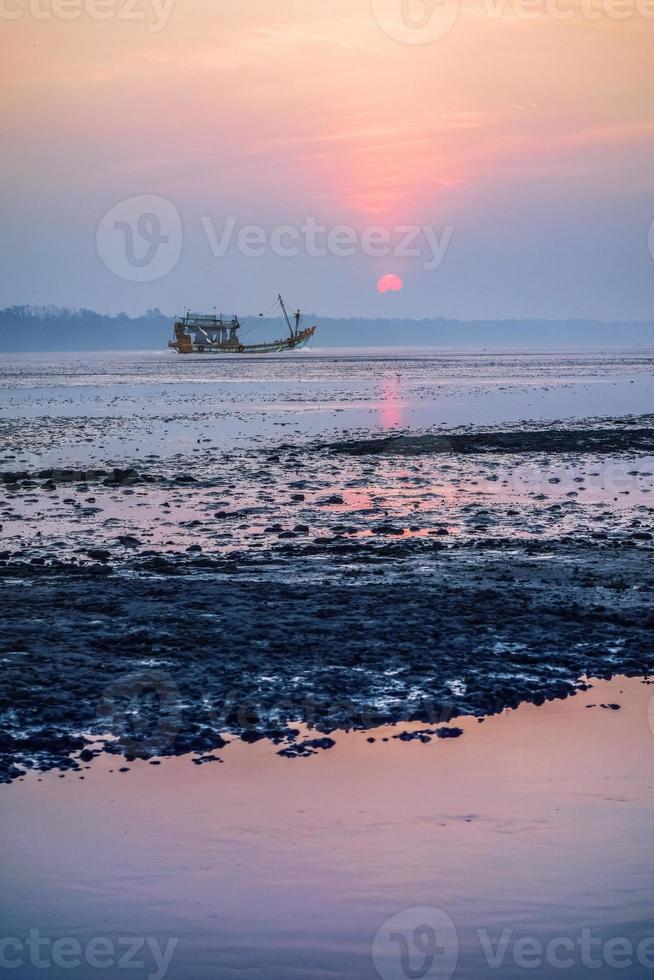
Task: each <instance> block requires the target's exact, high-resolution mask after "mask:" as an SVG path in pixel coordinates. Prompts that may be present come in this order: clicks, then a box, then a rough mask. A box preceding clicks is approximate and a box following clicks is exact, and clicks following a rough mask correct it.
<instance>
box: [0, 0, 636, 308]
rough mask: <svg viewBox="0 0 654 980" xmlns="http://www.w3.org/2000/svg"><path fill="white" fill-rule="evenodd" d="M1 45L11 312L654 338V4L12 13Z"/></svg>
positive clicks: (321, 0)
mask: <svg viewBox="0 0 654 980" xmlns="http://www.w3.org/2000/svg"><path fill="white" fill-rule="evenodd" d="M0 33H1V36H2V38H3V40H4V42H5V43H4V44H3V58H2V60H1V61H0V74H1V75H2V85H1V88H0V100H1V101H0V112H1V123H2V132H3V134H4V140H3V154H2V160H1V162H0V168H1V177H2V191H1V193H2V198H3V210H2V213H3V219H2V224H1V227H0V262H1V263H2V269H3V275H2V277H0V305H2V306H6V305H11V304H36V305H40V304H55V305H59V306H72V307H90V308H93V309H97V310H100V311H103V312H117V311H119V310H125V311H127V312H129V313H139V312H142V311H144V310H146V309H148V308H152V307H155V306H156V307H159V308H161V309H162V310H164V311H166V312H170V313H174V312H178V311H181V310H183V309H184V308H187V307H190V308H192V309H205V310H210V309H211V308H212V307H213V306H216V307H217V308H218V309H220V310H223V311H230V312H231V311H232V310H238V311H239V312H241V313H250V312H259V311H262V312H265V311H266V310H267V309H268V308H269V307H270V305H271V303H272V301H273V300H274V298H275V296H276V294H277V293H278V292H279V291H281V292H282V293H283V294H284V295H285V296H286V297H287V299H288V301H289V304H290V305H292V306H297V305H299V306H302V308H303V309H306V310H309V311H312V312H315V313H322V314H324V315H329V316H348V315H352V316H361V315H369V316H395V315H397V316H400V315H401V316H403V317H407V316H409V317H433V316H447V317H460V318H463V319H476V318H503V317H511V318H526V317H547V318H558V317H563V318H567V317H584V318H593V319H600V320H631V319H654V226H653V225H652V222H654V167H653V166H652V164H653V161H654V153H653V150H654V99H653V98H652V89H653V83H654V58H652V49H653V42H654V0H459V2H457V0H274V2H272V0H247V2H244V0H0ZM388 276H396V277H399V280H400V281H401V282H402V283H403V287H402V288H401V289H397V288H390V289H387V290H386V291H380V289H379V288H378V283H379V280H380V279H382V278H383V277H388ZM390 281H391V280H389V279H385V282H386V283H388V282H390ZM392 281H393V282H395V280H392ZM382 288H383V284H382Z"/></svg>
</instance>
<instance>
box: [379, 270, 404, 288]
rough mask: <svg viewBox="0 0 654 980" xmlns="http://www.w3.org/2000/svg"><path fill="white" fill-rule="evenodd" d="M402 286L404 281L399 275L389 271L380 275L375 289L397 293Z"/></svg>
mask: <svg viewBox="0 0 654 980" xmlns="http://www.w3.org/2000/svg"><path fill="white" fill-rule="evenodd" d="M403 286H404V283H403V282H402V280H401V279H400V277H399V276H396V275H395V273H394V272H390V273H389V274H388V275H386V276H382V277H381V279H380V280H379V282H378V283H377V291H378V292H380V293H389V292H391V293H399V291H400V289H402V287H403Z"/></svg>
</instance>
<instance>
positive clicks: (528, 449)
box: [329, 420, 654, 456]
mask: <svg viewBox="0 0 654 980" xmlns="http://www.w3.org/2000/svg"><path fill="white" fill-rule="evenodd" d="M329 448H330V449H331V450H332V452H335V453H349V454H351V455H353V456H371V455H377V454H385V455H392V456H420V455H423V454H432V453H457V454H460V455H469V454H473V453H498V454H503V453H597V454H601V455H604V454H611V455H617V454H620V453H631V452H635V453H643V454H648V453H649V454H651V453H653V452H654V428H651V427H648V426H645V425H644V426H642V427H639V428H632V427H630V425H629V423H628V422H627V421H626V420H619V421H618V422H617V423H616V424H613V425H612V426H611V427H610V428H601V427H593V428H567V429H565V428H559V429H557V428H548V429H545V430H543V429H540V428H536V429H532V430H530V429H521V430H518V431H515V432H512V431H498V430H490V431H487V432H452V433H423V434H420V435H413V434H408V435H407V434H400V435H393V436H387V437H385V438H382V439H354V440H347V441H344V442H335V443H332V444H331V445H330V446H329Z"/></svg>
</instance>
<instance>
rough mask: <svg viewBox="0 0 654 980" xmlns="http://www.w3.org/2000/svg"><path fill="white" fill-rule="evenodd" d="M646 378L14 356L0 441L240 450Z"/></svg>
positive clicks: (535, 359) (579, 405) (604, 372)
mask: <svg viewBox="0 0 654 980" xmlns="http://www.w3.org/2000/svg"><path fill="white" fill-rule="evenodd" d="M653 381H654V352H652V351H642V352H638V351H637V352H634V351H624V352H621V351H604V352H588V351H585V352H566V353H563V354H560V353H559V354H552V353H538V352H533V351H532V352H524V351H521V352H506V353H497V352H493V353H492V354H490V353H477V354H471V353H460V352H458V353H457V352H445V353H444V352H443V351H441V350H438V351H435V350H433V349H425V350H415V349H407V350H401V349H391V350H389V349H384V348H380V349H377V350H374V349H373V350H370V349H368V350H352V349H342V350H338V349H330V350H329V351H326V350H322V351H321V350H319V349H318V350H315V351H313V352H304V353H302V354H290V355H287V356H285V357H284V356H283V357H273V356H262V357H257V358H254V357H248V358H238V357H225V358H215V357H202V356H197V357H192V356H188V357H181V356H179V355H176V354H174V353H172V352H145V353H132V352H123V353H85V354H77V355H76V354H13V355H7V356H6V357H5V358H4V360H3V363H2V365H1V366H0V433H2V434H3V435H4V436H5V437H6V442H5V446H6V447H10V448H11V449H12V453H10V455H12V454H13V450H14V449H16V448H17V444H18V443H19V444H20V450H21V452H20V453H19V454H18V456H17V457H16V458H17V459H18V460H19V461H21V460H25V461H29V460H31V461H32V463H33V464H36V462H37V461H39V462H40V463H42V464H43V465H63V464H65V463H86V462H92V461H93V460H97V459H98V458H100V457H103V458H104V459H105V460H108V459H111V460H113V461H116V462H118V463H119V462H121V461H124V460H126V459H132V458H134V457H135V456H136V455H137V454H140V453H145V452H150V453H156V454H158V455H162V454H163V455H166V456H171V455H172V454H174V453H175V452H179V451H182V452H185V453H190V452H192V451H193V449H194V447H195V446H196V445H197V440H198V439H201V440H209V441H210V443H211V444H212V445H215V446H218V447H225V446H248V445H250V444H251V443H252V440H254V439H256V440H262V439H265V440H272V441H274V440H282V439H289V438H297V437H299V438H304V437H306V436H317V435H320V436H331V435H336V434H338V433H340V432H342V431H350V430H357V431H360V430H362V431H365V432H371V431H372V432H374V431H389V430H394V429H402V428H412V429H416V428H419V429H422V428H425V427H429V426H433V425H461V424H467V423H475V424H486V423H489V424H493V423H503V422H512V421H518V420H521V419H525V420H529V419H532V420H534V419H552V420H553V419H566V418H585V417H589V416H596V415H606V414H608V413H611V414H613V415H625V414H639V413H643V412H648V411H650V410H651V407H652V393H653V391H654V387H653ZM2 420H5V422H6V421H8V420H11V422H12V425H11V426H7V425H6V424H5V425H2ZM17 420H22V423H23V424H22V425H20V426H17V425H16V421H17ZM44 420H45V421H44ZM9 462H13V460H10V461H9ZM3 463H6V458H5V460H3V459H2V457H0V466H2V465H3Z"/></svg>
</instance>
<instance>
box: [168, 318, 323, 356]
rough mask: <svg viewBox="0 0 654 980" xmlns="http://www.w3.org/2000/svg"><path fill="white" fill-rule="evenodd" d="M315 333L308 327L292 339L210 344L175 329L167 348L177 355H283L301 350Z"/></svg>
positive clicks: (314, 329)
mask: <svg viewBox="0 0 654 980" xmlns="http://www.w3.org/2000/svg"><path fill="white" fill-rule="evenodd" d="M176 326H177V325H176ZM315 332H316V328H315V327H308V328H307V329H306V330H303V331H301V333H298V334H297V335H296V336H294V337H287V338H286V339H283V340H271V341H268V342H266V343H262V344H212V343H210V342H209V341H205V342H203V343H197V342H195V341H193V340H192V339H191V337H190V336H189V335H188V334H186V333H182V332H178V331H177V329H176V331H175V340H170V341H169V342H168V346H169V347H170V348H172V349H173V350H176V351H177V353H178V354H237V355H243V354H283V353H285V352H286V351H289V350H301V349H302V348H303V347H305V346H306V345H307V344H308V342H309V341H310V340H311V338H312V337H313V335H314V334H315Z"/></svg>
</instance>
